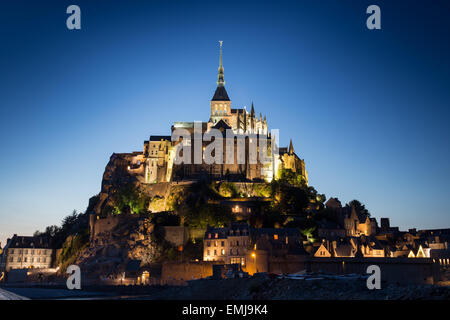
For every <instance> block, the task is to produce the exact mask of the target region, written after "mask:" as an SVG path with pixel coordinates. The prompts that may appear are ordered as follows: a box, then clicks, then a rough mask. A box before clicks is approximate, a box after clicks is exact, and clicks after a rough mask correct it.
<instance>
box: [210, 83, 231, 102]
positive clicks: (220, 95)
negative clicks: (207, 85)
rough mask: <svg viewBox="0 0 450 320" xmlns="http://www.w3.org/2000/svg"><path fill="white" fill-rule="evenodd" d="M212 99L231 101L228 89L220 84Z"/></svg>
mask: <svg viewBox="0 0 450 320" xmlns="http://www.w3.org/2000/svg"><path fill="white" fill-rule="evenodd" d="M211 101H230V98H229V97H228V93H227V90H226V89H225V87H223V86H218V87H217V89H216V92H214V96H213V98H212V99H211Z"/></svg>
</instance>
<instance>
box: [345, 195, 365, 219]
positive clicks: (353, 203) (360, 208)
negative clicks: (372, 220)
mask: <svg viewBox="0 0 450 320" xmlns="http://www.w3.org/2000/svg"><path fill="white" fill-rule="evenodd" d="M352 206H353V207H355V210H356V212H358V213H359V214H361V215H364V216H368V217H370V212H369V210H367V209H366V206H365V205H363V204H362V203H361V202H359V201H358V200H356V199H355V200H352V201H350V202H349V203H348V204H347V205H346V207H350V208H351V207H352Z"/></svg>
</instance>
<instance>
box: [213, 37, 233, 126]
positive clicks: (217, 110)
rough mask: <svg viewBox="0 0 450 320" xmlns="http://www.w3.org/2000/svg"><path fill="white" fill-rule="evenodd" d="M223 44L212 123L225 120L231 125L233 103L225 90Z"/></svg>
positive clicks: (220, 53) (220, 50) (220, 52)
mask: <svg viewBox="0 0 450 320" xmlns="http://www.w3.org/2000/svg"><path fill="white" fill-rule="evenodd" d="M222 43H223V41H219V44H220V48H219V70H218V73H217V88H216V91H215V92H214V96H213V98H212V99H211V121H212V122H213V123H217V122H218V121H219V120H221V119H223V120H224V121H226V122H227V123H228V124H230V123H229V122H230V119H229V118H230V117H231V101H230V98H229V97H228V93H227V90H225V77H224V72H223V64H222Z"/></svg>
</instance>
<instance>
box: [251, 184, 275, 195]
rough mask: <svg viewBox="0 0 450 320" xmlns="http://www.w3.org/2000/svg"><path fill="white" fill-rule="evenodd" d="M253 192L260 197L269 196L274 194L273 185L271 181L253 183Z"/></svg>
mask: <svg viewBox="0 0 450 320" xmlns="http://www.w3.org/2000/svg"><path fill="white" fill-rule="evenodd" d="M253 192H254V193H255V194H256V196H258V197H262V198H268V197H270V196H271V195H272V185H271V184H270V183H255V184H253Z"/></svg>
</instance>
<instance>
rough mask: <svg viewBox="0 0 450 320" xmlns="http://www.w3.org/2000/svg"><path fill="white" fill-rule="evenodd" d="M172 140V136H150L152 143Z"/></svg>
mask: <svg viewBox="0 0 450 320" xmlns="http://www.w3.org/2000/svg"><path fill="white" fill-rule="evenodd" d="M161 140H169V141H171V140H172V137H171V136H150V141H161Z"/></svg>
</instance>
